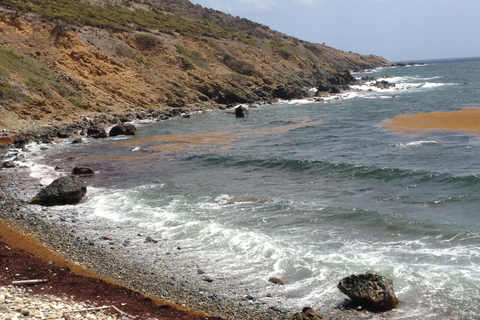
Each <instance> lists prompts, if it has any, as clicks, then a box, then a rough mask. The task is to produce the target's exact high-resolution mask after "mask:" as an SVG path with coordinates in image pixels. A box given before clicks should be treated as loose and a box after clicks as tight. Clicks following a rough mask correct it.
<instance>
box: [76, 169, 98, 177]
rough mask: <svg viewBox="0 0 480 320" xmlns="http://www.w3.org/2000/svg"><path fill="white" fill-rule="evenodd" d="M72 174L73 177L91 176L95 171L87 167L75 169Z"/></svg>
mask: <svg viewBox="0 0 480 320" xmlns="http://www.w3.org/2000/svg"><path fill="white" fill-rule="evenodd" d="M72 174H73V175H75V176H93V175H94V174H95V171H93V170H92V169H91V168H89V167H75V168H73V170H72Z"/></svg>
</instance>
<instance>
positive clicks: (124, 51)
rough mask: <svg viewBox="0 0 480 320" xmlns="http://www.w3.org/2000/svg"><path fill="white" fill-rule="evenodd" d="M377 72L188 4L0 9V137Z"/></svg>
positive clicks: (338, 82) (166, 0) (367, 60)
mask: <svg viewBox="0 0 480 320" xmlns="http://www.w3.org/2000/svg"><path fill="white" fill-rule="evenodd" d="M387 65H391V63H390V62H389V61H387V60H385V59H383V58H381V57H378V56H373V55H368V56H365V55H359V54H355V53H351V52H342V51H338V50H335V49H333V48H330V47H328V46H326V45H323V44H313V43H308V42H305V41H302V40H299V39H296V38H293V37H289V36H287V35H284V34H281V33H279V32H276V31H273V30H271V29H269V28H268V27H266V26H264V25H260V24H257V23H254V22H251V21H249V20H246V19H240V18H236V17H232V16H230V15H227V14H224V13H221V12H219V11H215V10H211V9H206V8H203V7H201V6H198V5H193V4H191V3H190V2H189V1H186V0H89V1H73V0H70V1H69V0H42V1H36V0H26V1H25V0H23V1H16V0H0V127H1V128H3V130H4V131H7V130H8V131H9V132H15V133H21V132H25V131H27V130H28V129H29V128H30V127H31V126H32V125H35V124H37V125H45V124H55V123H61V122H72V121H74V120H75V119H78V118H79V117H81V116H84V115H92V114H97V115H98V114H113V113H117V114H122V113H126V112H128V111H129V110H135V109H138V108H142V109H145V110H150V111H152V110H165V109H170V110H175V109H178V108H182V109H187V108H190V109H192V108H193V109H196V108H205V107H206V106H207V107H209V108H218V106H219V105H220V104H234V103H253V102H255V103H258V102H263V101H265V102H269V101H273V100H275V99H292V98H298V97H305V96H308V95H312V92H313V91H312V90H310V89H312V88H316V89H319V92H329V91H331V90H332V89H333V88H336V89H342V88H343V87H345V86H347V85H348V84H349V83H350V82H351V81H352V80H353V79H352V77H351V75H350V73H349V71H352V70H353V71H355V70H360V69H366V68H372V67H378V66H387ZM334 90H335V89H334ZM317 94H318V93H317Z"/></svg>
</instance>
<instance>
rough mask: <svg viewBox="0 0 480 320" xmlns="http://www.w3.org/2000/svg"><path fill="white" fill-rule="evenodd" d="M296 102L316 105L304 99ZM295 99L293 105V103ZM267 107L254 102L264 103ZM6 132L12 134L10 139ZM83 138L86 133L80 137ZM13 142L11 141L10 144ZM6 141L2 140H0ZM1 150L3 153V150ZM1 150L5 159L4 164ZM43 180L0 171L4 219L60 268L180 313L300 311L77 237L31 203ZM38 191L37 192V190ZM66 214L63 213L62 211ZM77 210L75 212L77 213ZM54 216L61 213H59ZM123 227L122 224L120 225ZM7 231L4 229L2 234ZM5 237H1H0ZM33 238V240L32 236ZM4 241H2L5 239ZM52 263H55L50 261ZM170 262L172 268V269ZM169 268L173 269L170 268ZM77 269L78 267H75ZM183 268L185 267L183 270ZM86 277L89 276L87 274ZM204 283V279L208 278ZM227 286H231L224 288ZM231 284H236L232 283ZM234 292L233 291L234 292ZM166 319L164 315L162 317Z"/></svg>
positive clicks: (80, 128) (346, 315)
mask: <svg viewBox="0 0 480 320" xmlns="http://www.w3.org/2000/svg"><path fill="white" fill-rule="evenodd" d="M355 92H359V91H358V89H354V90H347V91H344V92H342V93H340V94H328V96H327V97H326V96H323V98H327V99H325V100H324V99H323V98H322V99H320V100H318V101H316V102H319V103H328V102H330V100H337V99H348V98H349V97H348V95H349V94H350V93H355ZM298 101H299V102H297V103H306V102H312V100H311V99H307V98H305V99H304V100H298ZM294 102H295V101H292V103H294ZM261 104H262V103H257V104H254V105H255V107H256V105H261ZM231 107H232V106H224V105H211V104H203V105H201V106H198V105H197V106H196V108H195V109H193V108H192V109H171V110H165V111H163V112H160V113H158V112H155V113H150V112H149V111H146V110H144V109H141V108H139V109H136V110H128V111H127V112H126V113H125V114H108V115H102V114H100V115H96V116H95V117H94V118H88V117H87V116H83V117H82V118H81V119H79V120H77V121H74V122H73V123H59V124H56V125H51V124H50V125H46V126H42V125H38V124H37V125H36V126H35V127H34V128H31V129H30V130H29V131H28V132H21V133H18V132H17V134H19V135H17V137H18V136H24V137H31V138H33V140H34V141H36V142H37V143H47V144H48V143H51V142H52V141H54V140H56V139H57V134H58V132H59V131H60V130H63V131H70V132H71V134H72V135H71V136H70V138H72V137H76V136H78V135H77V133H76V132H78V133H81V132H83V134H84V132H85V131H86V128H88V126H89V125H91V124H95V123H100V124H102V125H104V126H105V127H107V126H113V125H114V124H116V123H118V122H119V121H120V120H121V118H123V117H127V116H129V117H132V116H133V118H134V119H136V120H135V121H138V123H140V124H141V123H142V122H147V123H148V122H154V121H160V120H166V119H168V118H171V117H175V116H181V117H185V118H188V117H190V114H192V113H194V112H206V111H212V112H223V111H225V110H226V109H227V108H231ZM7 133H10V136H8V134H7ZM12 133H13V132H8V131H4V133H3V135H4V136H6V138H4V139H6V140H7V141H6V142H7V143H8V142H9V143H10V144H14V142H15V141H14V139H13V136H12ZM80 136H82V135H80ZM8 139H10V140H8ZM0 143H1V141H0ZM0 151H1V149H0ZM2 158H3V157H2V154H1V152H0V160H2ZM38 189H39V188H38V181H35V180H34V179H33V178H31V177H28V174H27V172H26V170H24V169H23V168H21V167H19V168H8V169H0V210H1V211H0V212H1V215H0V221H7V222H8V223H9V224H11V225H12V226H13V227H14V228H19V229H20V230H22V231H23V232H25V233H27V234H28V235H29V236H31V237H34V238H35V239H38V240H39V241H40V242H41V244H42V245H43V246H44V247H46V248H49V249H47V250H54V252H55V254H56V255H57V256H58V259H59V261H60V264H68V265H69V267H70V269H71V270H72V271H73V272H75V273H78V274H79V275H85V276H88V277H93V278H101V279H102V280H106V281H107V282H111V283H112V284H114V285H119V286H124V287H127V288H130V289H132V290H134V291H137V292H140V293H141V294H143V295H145V296H146V297H148V299H151V298H152V297H153V299H154V300H155V301H156V302H157V304H161V305H162V304H163V305H165V304H167V305H170V306H174V308H178V309H180V310H184V311H185V310H186V311H187V312H189V313H192V314H194V315H196V314H198V313H199V312H200V313H202V314H205V315H209V316H210V317H211V316H214V317H221V318H224V319H239V320H243V319H245V320H246V319H258V320H270V319H280V320H282V319H289V318H290V317H291V316H292V314H293V313H295V312H299V311H300V310H286V309H284V308H283V307H282V305H281V301H280V300H277V301H254V300H253V299H252V300H251V299H249V298H248V294H245V295H242V294H238V295H237V293H235V294H234V296H232V295H222V294H221V293H220V291H219V290H217V289H218V286H219V285H220V284H218V282H217V284H211V285H210V284H207V283H205V282H203V283H202V280H197V281H193V282H191V281H190V280H191V279H187V278H185V277H183V275H181V274H179V275H177V274H176V271H177V270H175V267H176V266H175V261H172V260H171V258H172V257H169V256H165V257H163V258H162V262H161V263H163V264H165V268H163V267H162V268H161V271H160V272H158V270H155V271H152V269H151V265H148V263H145V261H135V258H134V254H133V253H131V252H129V250H128V249H126V248H120V249H124V250H117V249H119V248H118V246H117V247H116V248H115V250H112V249H113V247H110V248H109V247H108V246H105V245H103V244H101V243H100V242H99V241H95V240H94V239H93V238H88V237H87V236H86V235H85V233H84V234H77V233H76V230H75V226H72V225H68V224H65V223H62V221H61V220H60V221H59V220H58V219H57V221H53V220H51V219H48V218H46V217H47V216H49V215H51V213H49V212H51V209H49V208H48V207H38V206H31V205H28V204H27V203H26V201H28V200H29V198H30V197H31V196H33V195H34V192H36V191H38ZM33 190H35V191H33ZM62 210H63V209H62ZM65 211H67V212H65V216H67V217H68V216H69V215H70V216H72V215H74V211H75V209H74V206H71V209H70V208H68V209H67V208H66V209H65ZM69 211H71V212H69ZM72 212H73V213H72ZM53 214H57V215H58V211H57V212H54V213H53ZM116 227H119V226H116ZM1 230H2V229H0V231H1ZM0 235H1V234H0ZM27 237H28V236H27ZM0 241H1V239H0ZM19 249H23V250H25V251H27V252H32V250H36V249H35V248H33V247H31V246H26V247H25V248H19ZM49 261H54V260H52V259H49ZM170 264H172V265H171V266H170ZM167 265H169V266H168V267H167ZM72 266H77V267H78V268H79V269H78V271H76V270H77V269H76V268H74V267H72ZM180 268H181V267H180ZM84 273H85V274H84ZM204 281H205V280H204ZM222 285H223V286H227V284H226V282H225V284H222ZM230 286H232V284H230ZM234 290H235V288H232V289H231V291H232V292H234ZM317 311H318V312H319V313H321V314H322V315H323V316H324V317H326V318H327V319H358V318H363V317H365V316H367V315H368V316H370V317H374V315H372V314H369V313H367V314H364V313H361V314H359V313H358V312H357V311H353V310H340V309H328V310H317ZM159 318H160V319H162V318H161V317H159Z"/></svg>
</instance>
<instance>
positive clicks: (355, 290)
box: [338, 271, 399, 312]
mask: <svg viewBox="0 0 480 320" xmlns="http://www.w3.org/2000/svg"><path fill="white" fill-rule="evenodd" d="M338 289H340V291H341V292H342V293H344V294H346V295H347V296H348V297H349V298H350V299H352V301H351V305H352V306H353V307H357V306H359V307H363V308H365V309H367V310H369V311H373V312H384V311H388V310H392V309H394V308H396V307H398V304H399V302H398V299H397V297H396V296H395V292H394V291H393V281H392V279H390V278H388V277H385V276H382V275H379V274H378V273H376V272H373V271H367V272H366V273H365V274H360V275H351V276H349V277H346V278H344V279H342V280H341V281H340V282H339V283H338Z"/></svg>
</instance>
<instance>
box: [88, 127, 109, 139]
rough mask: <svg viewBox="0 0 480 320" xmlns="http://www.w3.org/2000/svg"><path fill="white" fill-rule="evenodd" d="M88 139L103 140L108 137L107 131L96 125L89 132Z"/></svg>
mask: <svg viewBox="0 0 480 320" xmlns="http://www.w3.org/2000/svg"><path fill="white" fill-rule="evenodd" d="M87 137H89V138H94V139H101V138H106V137H108V135H107V131H105V128H104V127H103V126H102V125H101V124H98V123H97V124H94V125H92V126H91V127H90V128H88V130H87Z"/></svg>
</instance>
